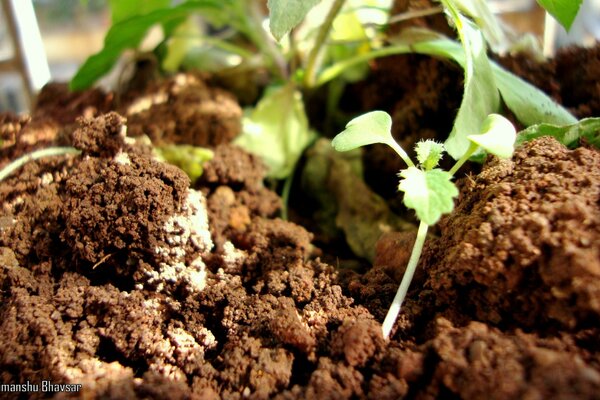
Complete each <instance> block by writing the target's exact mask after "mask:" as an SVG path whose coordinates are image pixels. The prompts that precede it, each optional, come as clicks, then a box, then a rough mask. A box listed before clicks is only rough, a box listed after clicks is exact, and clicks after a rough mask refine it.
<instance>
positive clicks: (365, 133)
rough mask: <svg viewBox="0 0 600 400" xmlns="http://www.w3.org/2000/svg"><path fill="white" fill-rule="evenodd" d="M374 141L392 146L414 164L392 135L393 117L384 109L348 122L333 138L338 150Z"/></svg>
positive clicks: (402, 156) (345, 149) (334, 146)
mask: <svg viewBox="0 0 600 400" xmlns="http://www.w3.org/2000/svg"><path fill="white" fill-rule="evenodd" d="M374 143H383V144H387V145H388V146H390V147H391V148H392V149H394V151H396V153H398V155H399V156H400V157H401V158H402V159H403V160H404V162H405V163H406V164H407V165H408V166H413V163H412V161H411V160H410V158H409V157H408V155H407V154H406V152H405V151H404V150H403V149H402V148H401V147H400V146H399V145H398V143H396V141H395V140H394V138H393V137H392V117H390V115H389V114H388V113H386V112H384V111H371V112H369V113H366V114H363V115H361V116H359V117H356V118H354V119H353V120H352V121H350V122H348V124H347V125H346V129H345V130H344V131H343V132H342V133H340V134H338V135H337V136H336V137H334V138H333V141H332V142H331V145H332V146H333V148H334V149H336V150H337V151H349V150H353V149H356V148H358V147H362V146H366V145H369V144H374Z"/></svg>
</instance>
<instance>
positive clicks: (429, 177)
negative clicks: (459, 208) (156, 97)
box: [398, 167, 458, 225]
mask: <svg viewBox="0 0 600 400" xmlns="http://www.w3.org/2000/svg"><path fill="white" fill-rule="evenodd" d="M399 175H400V177H402V180H401V181H400V185H399V186H398V189H399V190H401V191H403V192H404V204H405V205H406V207H408V208H411V209H413V210H415V211H416V213H417V218H419V220H420V221H422V222H424V223H425V224H427V225H433V224H435V223H437V222H438V220H439V219H440V217H441V216H442V215H443V214H446V213H449V212H450V211H452V209H453V208H454V200H453V199H454V198H455V197H456V196H458V189H457V188H456V186H454V184H453V183H452V182H451V179H452V175H450V174H449V173H448V172H446V171H443V170H441V169H438V168H436V169H432V170H429V171H423V170H421V169H419V168H416V167H409V168H407V169H405V170H402V171H401V172H400V174H399Z"/></svg>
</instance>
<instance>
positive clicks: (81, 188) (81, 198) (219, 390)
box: [0, 74, 600, 400]
mask: <svg viewBox="0 0 600 400" xmlns="http://www.w3.org/2000/svg"><path fill="white" fill-rule="evenodd" d="M440 78H441V79H442V78H443V74H441V75H440ZM442 80H443V79H442ZM446 84H447V85H453V83H452V82H451V81H448V82H447V83H446ZM167 87H170V86H169V85H167ZM381 100H382V101H383V99H381ZM431 101H432V102H437V101H438V100H434V99H433V98H432V100H431ZM429 104H433V103H429ZM435 104H437V103H435ZM438 106H439V107H441V104H440V105H438ZM234 108H235V107H234ZM434 108H435V107H434ZM432 110H433V109H432ZM432 110H429V111H427V113H429V112H433V111H432ZM232 112H235V110H234V111H232ZM398 112H400V111H398ZM36 118H37V117H35V116H34V117H33V118H32V119H31V120H28V119H27V118H22V117H16V116H4V117H3V119H2V120H0V122H1V123H0V129H1V130H0V133H2V137H3V138H8V139H10V140H7V141H6V142H5V144H4V145H3V148H2V150H1V151H0V160H1V162H2V163H5V162H6V160H8V159H9V158H12V156H13V155H15V154H22V152H23V151H24V149H26V147H23V146H21V145H20V143H22V141H21V140H22V139H21V138H22V136H23V135H26V134H28V130H27V129H28V128H27V127H28V126H31V124H35V123H36V121H37V120H36ZM203 121H204V122H202V124H207V122H206V120H203ZM190 123H191V122H190ZM227 123H228V122H223V124H225V125H226V124H227ZM199 124H200V123H199ZM209 125H210V124H209ZM221 126H223V125H221ZM126 127H127V128H126ZM207 129H212V128H207ZM64 132H68V133H69V135H68V137H66V139H64V140H66V142H67V143H71V144H74V145H76V146H77V147H78V148H79V149H80V150H81V151H82V154H81V155H79V156H73V155H71V156H62V157H52V158H48V159H42V160H38V161H35V162H31V163H28V164H26V165H25V166H24V167H23V168H21V169H20V170H19V171H17V172H15V173H13V174H12V175H11V176H9V177H7V178H6V179H5V180H4V181H2V182H0V202H1V204H2V208H1V212H0V384H2V385H11V384H13V385H14V384H26V383H30V384H34V385H36V384H38V385H40V390H39V391H37V392H32V393H27V394H20V393H18V391H13V392H10V391H7V390H4V388H7V389H10V387H7V386H3V390H2V391H0V398H2V399H4V398H6V399H14V398H34V399H36V398H56V399H62V398H108V399H123V398H128V399H129V398H131V399H135V398H140V399H141V398H144V399H162V398H173V399H192V398H194V399H196V398H197V399H215V398H222V399H242V398H250V399H268V398H272V399H282V400H284V399H307V398H314V399H377V400H382V399H399V398H409V399H439V398H449V399H461V398H465V399H480V398H481V399H483V398H486V399H487V398H492V399H506V398H527V399H546V398H559V399H596V398H598V393H600V346H599V345H598V341H597V338H598V335H600V327H599V326H598V322H597V321H598V319H599V316H600V315H599V314H600V287H599V286H598V281H599V278H600V276H599V275H600V264H599V261H600V212H599V206H600V173H599V171H598V167H597V166H598V165H600V153H599V152H598V150H596V149H591V148H585V147H584V148H579V149H576V150H568V149H566V148H564V147H563V146H561V145H560V144H558V143H557V142H556V141H554V140H553V139H548V138H541V139H537V140H536V141H533V142H531V143H528V144H525V145H524V146H523V147H522V148H520V149H519V150H518V151H517V152H516V153H515V156H514V158H513V159H512V160H509V161H500V160H498V159H496V158H493V157H491V158H489V159H488V160H487V162H486V164H485V165H484V167H483V170H482V171H481V173H479V174H476V175H468V176H467V177H464V178H462V179H461V180H460V181H459V186H460V189H461V192H460V196H459V198H458V200H457V205H456V209H455V211H454V212H453V213H452V214H450V215H448V216H447V217H445V218H444V219H443V220H442V222H441V223H440V231H439V236H438V237H431V238H429V239H428V241H427V242H426V247H425V250H424V254H423V258H422V261H421V263H420V265H419V267H418V271H417V273H416V275H415V278H414V281H413V284H412V286H411V291H410V292H409V294H408V297H407V300H406V302H405V305H404V306H403V309H402V313H401V315H400V318H399V320H398V322H397V324H396V326H395V327H394V330H393V332H392V337H391V340H390V341H389V342H385V341H384V340H383V338H382V337H381V333H380V328H381V325H380V323H381V321H382V320H383V317H384V315H385V312H386V310H387V307H388V306H389V304H390V302H391V300H392V298H393V296H394V294H395V291H396V289H397V285H398V283H399V280H400V279H401V276H402V269H403V266H404V265H405V263H406V260H407V258H408V257H409V253H410V248H411V246H412V243H413V241H414V234H411V233H389V234H386V235H385V236H383V237H382V238H381V240H380V241H379V243H378V245H377V249H376V255H375V261H374V265H373V267H372V268H371V269H369V270H368V271H365V272H362V271H361V270H350V269H339V268H337V266H336V265H330V264H326V263H324V262H323V261H322V260H321V259H320V258H319V257H318V255H319V254H320V251H319V249H318V248H315V245H314V244H313V236H312V234H311V233H310V232H308V231H307V230H306V229H304V228H303V227H301V226H299V225H297V224H295V223H293V222H289V221H284V220H281V219H279V218H277V215H278V212H279V209H280V207H281V203H280V199H279V198H278V196H277V195H276V194H275V193H273V192H272V191H270V190H269V189H267V188H266V187H265V186H264V184H263V178H264V172H265V167H264V165H262V163H261V162H260V160H258V159H257V158H256V157H254V156H251V155H249V154H247V153H245V152H244V151H243V150H241V149H239V148H237V147H235V146H232V145H231V144H228V143H227V141H224V142H222V143H220V144H219V145H218V146H216V147H215V148H214V151H215V157H214V158H213V159H212V160H211V161H209V162H208V163H206V164H205V165H204V169H205V173H204V175H203V176H202V177H201V178H200V179H199V180H198V181H197V182H196V183H195V186H194V187H193V188H189V187H188V186H189V180H188V178H187V177H186V176H185V175H184V173H183V172H182V171H180V170H179V169H177V168H175V167H173V166H170V165H166V164H164V163H161V162H159V161H157V160H155V159H154V158H153V157H152V154H151V152H149V151H148V149H147V147H143V146H141V145H139V144H136V143H134V142H132V141H131V140H130V138H128V137H126V135H125V134H126V133H132V129H131V127H130V126H129V120H128V119H127V118H125V117H124V116H122V115H119V114H117V113H108V114H104V115H102V116H93V115H88V116H86V117H84V118H81V119H79V120H78V125H77V126H76V127H75V128H72V129H68V130H65V131H64ZM44 140H45V139H44ZM38 145H39V144H37V143H32V146H38ZM393 175H394V176H395V173H394V174H393ZM42 380H50V381H52V383H53V384H81V385H82V386H81V388H80V391H79V392H74V393H68V392H54V391H52V392H42V391H41V382H42Z"/></svg>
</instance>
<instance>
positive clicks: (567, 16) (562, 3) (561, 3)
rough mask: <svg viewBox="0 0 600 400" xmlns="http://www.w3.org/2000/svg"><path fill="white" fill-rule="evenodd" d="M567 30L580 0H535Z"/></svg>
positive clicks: (575, 14) (579, 4)
mask: <svg viewBox="0 0 600 400" xmlns="http://www.w3.org/2000/svg"><path fill="white" fill-rule="evenodd" d="M537 2H538V3H540V5H541V6H542V7H544V8H545V9H546V11H548V12H549V13H550V14H552V16H553V17H554V18H556V20H557V21H558V22H560V24H561V25H562V26H564V28H565V29H566V30H567V31H568V30H569V29H571V25H572V24H573V21H574V20H575V17H576V16H577V13H578V12H579V7H581V3H582V2H583V1H582V0H537Z"/></svg>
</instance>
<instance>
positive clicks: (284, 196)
mask: <svg viewBox="0 0 600 400" xmlns="http://www.w3.org/2000/svg"><path fill="white" fill-rule="evenodd" d="M294 172H295V168H294V171H292V172H291V173H290V176H288V177H287V178H286V180H285V182H284V183H283V190H282V191H281V201H282V202H283V207H282V208H281V219H282V220H284V221H287V220H288V205H289V201H290V191H291V190H292V183H293V182H294Z"/></svg>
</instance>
